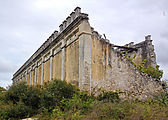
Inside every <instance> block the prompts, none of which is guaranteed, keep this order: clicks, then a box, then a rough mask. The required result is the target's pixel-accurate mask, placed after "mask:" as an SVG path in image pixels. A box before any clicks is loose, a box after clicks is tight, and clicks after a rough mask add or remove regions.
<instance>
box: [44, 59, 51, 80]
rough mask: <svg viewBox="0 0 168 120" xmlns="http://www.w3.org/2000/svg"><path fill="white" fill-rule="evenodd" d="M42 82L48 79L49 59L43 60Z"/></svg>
mask: <svg viewBox="0 0 168 120" xmlns="http://www.w3.org/2000/svg"><path fill="white" fill-rule="evenodd" d="M43 69H44V73H43V74H44V82H48V81H49V80H50V60H47V61H45V62H44V68H43Z"/></svg>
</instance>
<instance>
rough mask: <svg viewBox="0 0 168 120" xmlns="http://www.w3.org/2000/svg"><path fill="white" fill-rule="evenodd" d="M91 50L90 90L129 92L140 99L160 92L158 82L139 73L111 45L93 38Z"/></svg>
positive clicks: (160, 87) (160, 88)
mask: <svg viewBox="0 0 168 120" xmlns="http://www.w3.org/2000/svg"><path fill="white" fill-rule="evenodd" d="M92 50H93V51H92V88H96V89H99V88H102V89H104V90H113V91H114V90H121V91H129V92H132V93H133V94H134V95H135V96H138V97H140V99H144V98H146V97H148V96H150V95H152V94H155V93H158V92H160V91H161V90H162V86H161V84H160V82H159V81H158V80H156V79H153V78H152V77H150V76H149V75H147V74H144V73H142V72H140V71H139V70H138V69H137V68H136V67H135V66H134V65H133V64H132V63H131V62H130V61H128V60H127V59H126V58H125V57H124V56H123V55H122V54H121V53H120V52H119V51H118V50H116V49H114V47H113V45H112V44H109V43H107V42H105V41H103V40H97V39H96V38H94V39H93V41H92ZM137 53H138V52H137ZM140 61H142V59H141V60H140Z"/></svg>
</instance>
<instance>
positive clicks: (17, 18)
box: [0, 0, 168, 87]
mask: <svg viewBox="0 0 168 120" xmlns="http://www.w3.org/2000/svg"><path fill="white" fill-rule="evenodd" d="M77 6H79V7H81V11H82V12H83V13H88V14H89V22H90V25H91V26H92V27H94V29H95V30H96V31H98V32H99V33H100V34H105V35H106V38H107V39H109V40H110V42H111V43H113V44H116V45H124V44H127V43H129V42H135V43H138V42H141V41H143V40H144V37H145V36H146V35H149V34H150V35H152V40H153V44H154V46H155V52H156V56H157V63H158V64H159V65H160V69H162V70H163V71H164V76H163V79H168V0H0V86H2V87H6V86H9V85H11V84H12V81H11V78H12V76H13V74H14V73H15V72H16V71H17V70H18V69H19V68H20V67H21V65H23V63H24V62H25V61H26V60H27V59H28V58H29V57H30V56H31V55H32V54H33V53H34V52H35V51H36V50H37V49H38V48H39V47H40V46H41V44H42V43H43V42H44V41H45V40H47V38H48V37H49V36H50V35H51V34H52V33H53V32H54V31H55V30H59V25H60V24H61V23H62V21H64V20H65V19H66V17H67V16H68V15H69V14H70V13H71V12H72V11H73V10H74V8H75V7H77Z"/></svg>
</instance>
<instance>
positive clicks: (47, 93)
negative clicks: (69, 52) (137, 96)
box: [0, 80, 168, 120]
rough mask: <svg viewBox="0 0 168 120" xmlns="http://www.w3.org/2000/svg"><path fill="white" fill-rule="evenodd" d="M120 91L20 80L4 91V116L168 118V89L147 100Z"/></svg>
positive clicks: (0, 103)
mask: <svg viewBox="0 0 168 120" xmlns="http://www.w3.org/2000/svg"><path fill="white" fill-rule="evenodd" d="M120 93H121V92H113V91H101V92H100V94H99V95H98V96H96V97H95V96H92V95H89V94H88V93H87V92H81V91H79V90H78V89H77V88H76V87H75V86H73V85H71V84H68V83H66V82H65V81H60V80H53V81H52V82H50V83H47V84H45V85H44V86H43V87H42V86H41V87H38V86H36V87H33V86H27V85H26V84H25V83H18V84H16V85H12V86H11V87H10V88H9V90H7V91H5V92H0V96H1V98H3V99H0V119H2V120H7V119H11V120H18V119H22V118H26V117H36V118H39V119H40V120H54V119H64V120H79V119H80V120H85V119H90V120H92V119H93V120H94V119H96V120H99V119H100V120H102V119H107V120H111V119H112V120H119V119H123V120H130V119H143V120H148V119H152V120H155V119H165V120H166V119H168V116H167V113H168V109H167V107H168V92H167V91H166V92H163V93H160V94H159V95H157V96H155V97H154V98H148V99H147V100H145V101H140V100H129V101H127V100H121V99H120Z"/></svg>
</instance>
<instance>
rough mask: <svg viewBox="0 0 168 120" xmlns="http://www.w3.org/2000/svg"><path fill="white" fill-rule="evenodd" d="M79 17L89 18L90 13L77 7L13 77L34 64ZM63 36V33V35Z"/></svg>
mask: <svg viewBox="0 0 168 120" xmlns="http://www.w3.org/2000/svg"><path fill="white" fill-rule="evenodd" d="M78 18H81V19H88V14H85V13H81V8H80V7H76V8H75V9H74V11H73V12H71V14H70V15H69V16H68V17H67V18H66V20H64V21H63V22H62V23H61V24H60V25H59V31H57V30H55V31H54V32H53V33H52V34H51V35H50V36H49V38H48V39H47V40H46V41H45V42H44V43H43V44H42V45H41V46H40V47H39V48H38V49H37V51H36V52H35V53H34V54H33V55H32V56H31V57H30V58H29V59H28V60H27V61H26V62H25V63H24V64H23V66H22V67H21V68H20V69H19V70H18V71H17V72H16V73H15V74H14V75H13V79H14V78H15V77H16V76H17V75H19V74H20V73H21V72H22V71H23V70H24V69H25V68H26V67H27V66H29V65H30V64H32V63H33V62H32V61H35V59H37V58H38V56H40V55H41V53H43V52H44V51H45V50H46V49H47V48H48V47H50V46H51V45H52V43H54V42H58V41H59V37H60V36H61V35H62V34H63V32H64V30H65V29H67V28H68V27H70V25H71V24H75V23H76V20H77V19H78ZM78 20H80V19H78ZM62 36H63V35H62Z"/></svg>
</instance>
